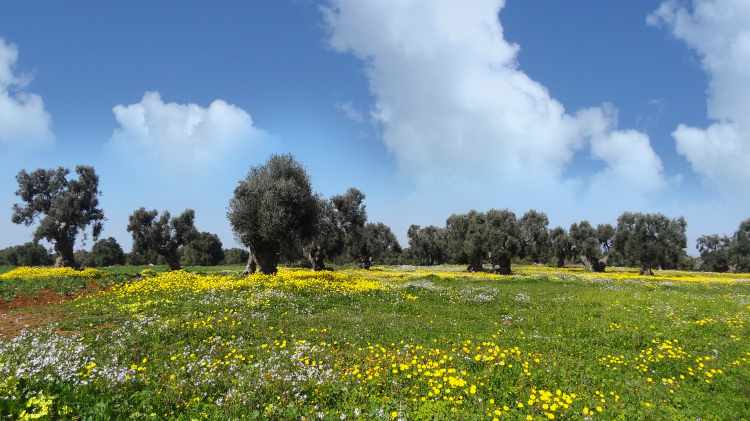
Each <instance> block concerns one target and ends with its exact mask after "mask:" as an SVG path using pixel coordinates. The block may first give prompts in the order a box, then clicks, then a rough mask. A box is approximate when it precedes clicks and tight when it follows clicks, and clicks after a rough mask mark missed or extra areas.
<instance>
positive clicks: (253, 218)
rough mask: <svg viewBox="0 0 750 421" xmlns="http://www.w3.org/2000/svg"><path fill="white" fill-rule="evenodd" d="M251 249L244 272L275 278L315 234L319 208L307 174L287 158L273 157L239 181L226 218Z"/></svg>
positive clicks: (291, 159) (285, 156)
mask: <svg viewBox="0 0 750 421" xmlns="http://www.w3.org/2000/svg"><path fill="white" fill-rule="evenodd" d="M227 216H228V218H229V222H230V224H231V225H232V229H233V230H234V232H235V234H236V235H237V238H238V239H239V240H240V241H241V242H242V244H244V245H245V246H247V247H248V248H249V251H250V258H249V259H248V265H247V272H254V271H255V268H256V266H260V270H261V272H263V273H265V274H274V273H276V271H277V265H278V262H279V259H280V257H281V255H282V254H284V253H291V252H293V251H295V250H296V249H298V248H299V245H300V244H306V243H307V242H309V241H310V239H311V238H312V237H313V236H314V234H315V228H316V224H317V219H318V206H317V202H316V199H315V196H314V195H313V193H312V188H311V187H310V180H309V178H308V176H307V173H306V172H305V169H304V168H303V167H302V165H300V164H299V163H298V162H297V161H295V160H294V158H293V157H292V156H291V155H274V156H272V157H271V159H269V160H268V162H267V163H266V164H264V165H262V166H258V167H254V168H252V169H251V170H250V173H249V174H248V176H247V178H245V179H244V180H242V181H240V183H239V185H238V186H237V188H236V189H235V190H234V197H233V198H232V200H231V201H230V202H229V211H228V213H227Z"/></svg>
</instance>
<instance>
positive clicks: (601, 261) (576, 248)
mask: <svg viewBox="0 0 750 421" xmlns="http://www.w3.org/2000/svg"><path fill="white" fill-rule="evenodd" d="M569 232H570V240H571V244H572V247H571V249H572V251H573V254H574V255H575V256H577V257H578V259H580V261H581V263H583V265H584V266H585V267H586V269H587V270H589V271H591V272H604V270H605V268H606V267H607V255H605V254H604V253H603V251H602V245H601V243H600V241H599V236H598V234H597V230H595V229H594V227H592V226H591V224H590V223H589V222H588V221H581V222H579V223H576V224H573V225H571V226H570V231H569Z"/></svg>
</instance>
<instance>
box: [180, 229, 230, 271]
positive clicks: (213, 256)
mask: <svg viewBox="0 0 750 421" xmlns="http://www.w3.org/2000/svg"><path fill="white" fill-rule="evenodd" d="M223 260H224V248H223V245H222V244H221V240H220V239H219V236H218V235H216V234H211V233H210V232H201V233H198V234H196V235H195V237H194V238H193V239H192V240H190V242H189V243H187V244H186V245H185V246H184V247H183V248H182V257H181V259H180V261H181V262H182V264H183V265H186V266H216V265H218V264H219V263H221V262H222V261H223Z"/></svg>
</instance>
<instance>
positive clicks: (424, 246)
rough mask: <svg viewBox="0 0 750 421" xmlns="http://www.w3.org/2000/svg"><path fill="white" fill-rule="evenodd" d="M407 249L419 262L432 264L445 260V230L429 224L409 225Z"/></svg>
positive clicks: (427, 264)
mask: <svg viewBox="0 0 750 421" xmlns="http://www.w3.org/2000/svg"><path fill="white" fill-rule="evenodd" d="M406 235H407V237H408V238H409V249H410V250H411V253H412V254H413V255H414V257H415V258H416V259H417V260H418V261H419V264H421V265H426V266H432V265H438V264H441V263H444V262H445V259H446V250H445V247H446V246H445V230H444V229H442V228H438V227H436V226H433V225H430V226H427V227H424V228H422V227H420V226H419V225H411V226H410V227H409V230H408V231H407V234H406Z"/></svg>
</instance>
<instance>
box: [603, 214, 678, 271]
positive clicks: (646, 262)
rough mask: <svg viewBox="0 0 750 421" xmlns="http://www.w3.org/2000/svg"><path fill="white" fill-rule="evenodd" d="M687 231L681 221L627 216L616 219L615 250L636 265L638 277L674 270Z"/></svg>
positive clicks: (650, 215)
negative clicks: (660, 269) (671, 268)
mask: <svg viewBox="0 0 750 421" xmlns="http://www.w3.org/2000/svg"><path fill="white" fill-rule="evenodd" d="M686 229H687V222H686V221H685V219H684V218H676V219H669V218H667V217H666V216H664V215H661V214H643V213H632V212H626V213H624V214H622V215H621V216H620V217H619V218H618V219H617V229H616V234H615V241H614V247H615V249H616V250H617V251H618V252H619V253H620V254H621V255H622V256H624V257H625V258H626V259H629V260H632V261H634V262H637V264H639V265H640V267H641V274H644V275H653V273H654V272H653V268H655V267H676V266H677V264H678V263H679V260H680V258H681V256H682V254H683V253H684V250H685V248H686V247H687V237H686V235H685V230H686Z"/></svg>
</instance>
